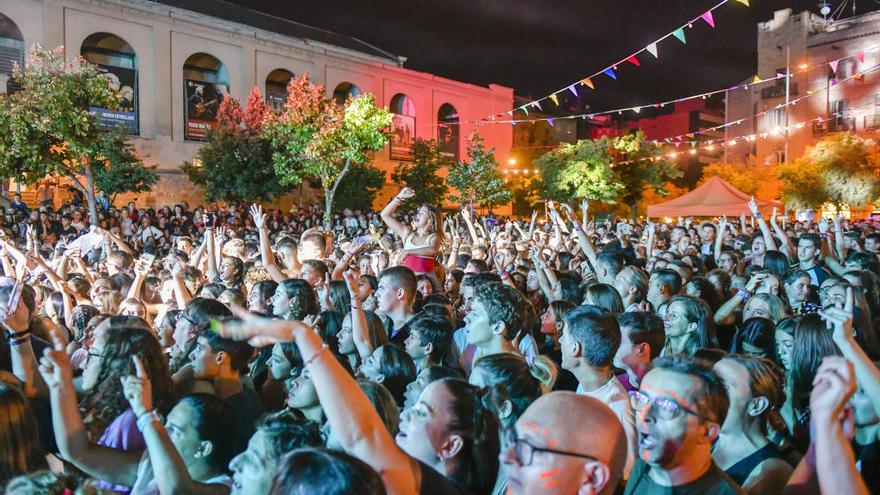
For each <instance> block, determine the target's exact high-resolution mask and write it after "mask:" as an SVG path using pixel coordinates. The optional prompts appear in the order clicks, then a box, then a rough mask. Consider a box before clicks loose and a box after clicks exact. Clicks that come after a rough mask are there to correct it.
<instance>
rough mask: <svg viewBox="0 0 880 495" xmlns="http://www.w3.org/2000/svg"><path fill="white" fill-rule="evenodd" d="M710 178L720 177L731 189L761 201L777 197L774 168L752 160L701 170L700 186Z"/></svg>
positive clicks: (777, 186) (712, 165)
mask: <svg viewBox="0 0 880 495" xmlns="http://www.w3.org/2000/svg"><path fill="white" fill-rule="evenodd" d="M710 177H720V178H722V179H724V180H725V181H727V182H728V183H729V184H730V185H732V186H733V187H735V188H737V189H739V190H740V191H742V192H744V193H746V194H748V195H749V196H757V197H759V198H762V199H775V198H777V197H778V196H779V187H780V186H781V183H780V182H779V177H778V176H777V173H776V168H775V167H769V166H766V165H758V164H757V162H756V161H755V160H754V159H751V160H749V162H748V163H725V162H718V163H713V164H711V165H707V166H706V167H704V168H703V178H702V179H701V180H700V184H702V183H704V182H706V181H707V180H709V178H710Z"/></svg>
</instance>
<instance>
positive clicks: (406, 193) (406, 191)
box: [397, 187, 416, 200]
mask: <svg viewBox="0 0 880 495" xmlns="http://www.w3.org/2000/svg"><path fill="white" fill-rule="evenodd" d="M415 195H416V192H415V191H413V190H412V189H411V188H409V187H404V188H403V189H401V190H400V192H399V193H397V197H398V198H400V199H402V200H407V199H409V198H412V197H413V196H415Z"/></svg>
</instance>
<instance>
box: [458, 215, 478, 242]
mask: <svg viewBox="0 0 880 495" xmlns="http://www.w3.org/2000/svg"><path fill="white" fill-rule="evenodd" d="M461 218H463V219H464V223H465V225H467V229H468V233H469V234H470V235H471V242H473V245H474V246H476V245H478V244H480V239H479V238H477V231H476V229H474V222H473V220H472V219H471V212H470V211H469V210H468V209H467V208H466V207H462V208H461Z"/></svg>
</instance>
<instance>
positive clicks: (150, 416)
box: [137, 409, 162, 432]
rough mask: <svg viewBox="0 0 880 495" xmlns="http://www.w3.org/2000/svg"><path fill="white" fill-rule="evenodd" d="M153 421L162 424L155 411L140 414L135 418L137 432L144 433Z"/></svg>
mask: <svg viewBox="0 0 880 495" xmlns="http://www.w3.org/2000/svg"><path fill="white" fill-rule="evenodd" d="M153 421H158V422H159V423H162V417H161V416H159V413H157V412H156V410H155V409H153V410H152V411H147V412H145V413H142V414H141V415H140V416H138V417H137V429H138V431H141V432H142V431H144V429H145V428H146V427H147V425H149V424H150V423H152V422H153Z"/></svg>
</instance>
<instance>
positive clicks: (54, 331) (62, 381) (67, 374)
mask: <svg viewBox="0 0 880 495" xmlns="http://www.w3.org/2000/svg"><path fill="white" fill-rule="evenodd" d="M49 333H50V337H51V338H52V346H51V347H49V348H47V349H46V350H45V351H44V352H43V357H41V358H40V366H39V371H40V376H42V377H43V381H44V382H46V385H47V386H48V387H49V388H50V389H60V388H64V387H68V386H69V387H73V366H71V364H70V358H68V357H67V342H65V341H64V337H63V336H62V335H61V330H60V329H59V328H58V327H55V326H53V327H51V328H50V329H49Z"/></svg>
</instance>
